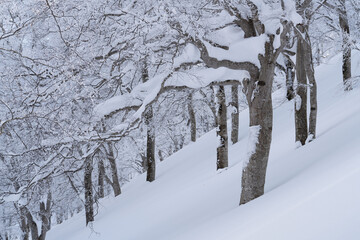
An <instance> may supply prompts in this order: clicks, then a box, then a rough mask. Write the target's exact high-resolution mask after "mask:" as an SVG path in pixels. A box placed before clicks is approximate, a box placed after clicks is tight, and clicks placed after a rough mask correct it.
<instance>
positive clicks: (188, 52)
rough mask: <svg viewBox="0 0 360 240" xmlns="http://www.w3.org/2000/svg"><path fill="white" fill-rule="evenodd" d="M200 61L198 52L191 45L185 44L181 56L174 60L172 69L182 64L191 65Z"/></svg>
mask: <svg viewBox="0 0 360 240" xmlns="http://www.w3.org/2000/svg"><path fill="white" fill-rule="evenodd" d="M199 60H200V51H199V49H197V47H195V46H194V45H193V44H187V45H186V46H185V48H184V49H183V52H182V54H180V55H179V56H178V57H176V58H175V59H174V68H177V67H179V66H180V65H181V64H182V63H193V62H197V61H199Z"/></svg>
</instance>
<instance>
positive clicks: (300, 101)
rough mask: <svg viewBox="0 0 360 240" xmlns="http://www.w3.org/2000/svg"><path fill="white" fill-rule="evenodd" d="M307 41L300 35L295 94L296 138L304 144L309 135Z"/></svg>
mask: <svg viewBox="0 0 360 240" xmlns="http://www.w3.org/2000/svg"><path fill="white" fill-rule="evenodd" d="M305 63H306V59H305V43H304V40H303V39H302V38H301V37H299V38H298V44H297V49H296V79H297V86H296V96H295V140H296V142H298V141H299V142H300V143H301V144H302V145H304V144H305V143H306V139H307V137H308V127H307V78H306V68H305Z"/></svg>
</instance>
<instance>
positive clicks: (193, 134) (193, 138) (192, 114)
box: [188, 93, 196, 142]
mask: <svg viewBox="0 0 360 240" xmlns="http://www.w3.org/2000/svg"><path fill="white" fill-rule="evenodd" d="M188 112H189V119H190V134H191V141H192V142H196V118H195V112H194V108H193V106H192V93H190V94H189V96H188Z"/></svg>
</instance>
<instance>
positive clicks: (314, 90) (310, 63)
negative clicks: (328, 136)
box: [305, 34, 317, 141]
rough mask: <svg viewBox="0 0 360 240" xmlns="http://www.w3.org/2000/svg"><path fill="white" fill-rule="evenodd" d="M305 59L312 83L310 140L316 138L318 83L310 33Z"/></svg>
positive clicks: (306, 43) (308, 75)
mask: <svg viewBox="0 0 360 240" xmlns="http://www.w3.org/2000/svg"><path fill="white" fill-rule="evenodd" d="M306 35H307V34H306ZM305 60H306V62H305V68H306V76H307V78H308V80H309V85H310V116H309V140H310V141H311V140H312V139H315V138H316V120H317V85H316V79H315V72H314V63H313V57H312V48H311V44H310V37H309V36H308V35H307V38H306V42H305Z"/></svg>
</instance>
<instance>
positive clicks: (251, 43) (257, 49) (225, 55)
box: [205, 34, 268, 67]
mask: <svg viewBox="0 0 360 240" xmlns="http://www.w3.org/2000/svg"><path fill="white" fill-rule="evenodd" d="M266 41H268V36H267V34H261V35H260V36H256V37H251V38H245V39H242V40H240V41H236V42H235V43H233V44H230V46H229V50H224V49H222V48H218V47H213V46H212V45H211V44H209V43H205V45H206V48H207V49H208V52H209V55H210V56H211V57H215V58H217V59H218V60H230V61H234V62H251V63H253V64H255V65H256V66H258V67H260V62H259V59H258V56H259V54H264V52H265V42H266Z"/></svg>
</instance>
